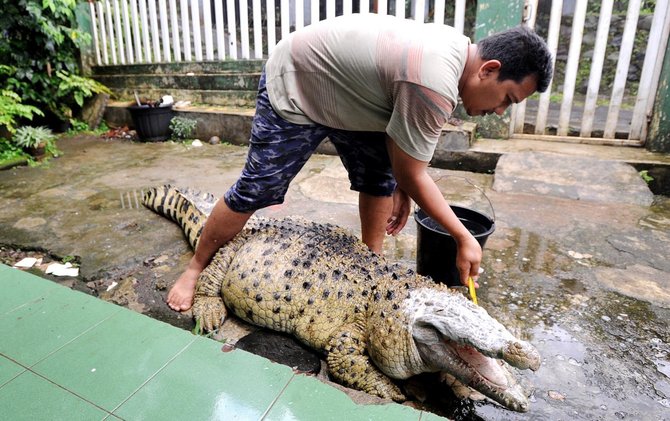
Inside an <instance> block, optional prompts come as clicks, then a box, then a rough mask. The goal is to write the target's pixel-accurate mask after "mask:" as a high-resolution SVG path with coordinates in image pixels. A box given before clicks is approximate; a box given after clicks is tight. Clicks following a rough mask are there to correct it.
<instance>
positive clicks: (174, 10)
mask: <svg viewBox="0 0 670 421" xmlns="http://www.w3.org/2000/svg"><path fill="white" fill-rule="evenodd" d="M614 1H615V0H589V1H587V0H526V3H527V13H526V15H525V19H524V21H525V23H526V24H527V25H530V26H531V27H534V26H535V24H536V16H537V13H535V11H536V10H537V8H538V2H539V3H542V2H544V3H550V5H551V12H550V17H549V19H547V21H548V27H546V28H539V27H536V28H535V29H536V30H537V31H538V33H544V34H546V40H547V44H548V45H549V47H550V49H551V50H552V52H553V53H554V56H555V55H556V51H557V46H558V45H559V39H560V37H561V33H560V31H561V20H562V19H564V14H565V13H564V8H565V6H566V5H567V6H569V7H573V8H574V10H573V13H572V30H571V33H570V35H569V38H568V39H569V52H568V54H567V59H565V63H564V64H565V72H564V73H563V80H554V81H553V82H552V85H551V86H550V87H549V89H547V91H546V92H545V93H543V94H542V95H540V96H539V99H538V100H536V101H534V102H533V107H532V109H528V108H527V102H526V101H524V102H523V103H521V104H518V105H516V106H514V107H513V109H512V119H511V124H510V133H512V134H513V136H515V137H527V136H530V137H532V138H534V139H538V138H540V139H545V138H547V139H556V138H557V137H560V138H562V139H564V140H570V141H575V142H588V143H606V144H621V145H641V144H642V143H643V142H644V138H645V136H646V130H647V126H648V119H649V117H650V114H651V111H652V106H653V101H654V95H655V92H656V89H657V86H658V80H659V78H660V72H661V66H662V63H663V57H664V52H665V48H666V44H667V41H668V36H669V30H670V6H669V3H670V0H656V1H655V7H654V14H653V21H652V23H651V28H650V30H649V36H648V39H645V40H642V41H640V40H637V42H638V43H639V42H646V53H645V55H644V65H643V69H642V72H641V76H640V80H639V87H638V89H637V92H636V93H634V94H635V95H636V96H635V99H634V109H633V110H632V112H631V111H630V110H629V109H630V108H633V107H632V106H631V105H630V104H628V103H626V104H624V103H623V99H624V92H625V89H626V83H627V76H628V69H629V66H630V64H631V52H632V50H633V43H634V41H635V40H636V30H637V24H638V18H639V14H640V13H639V12H640V7H641V4H642V3H643V1H644V0H629V3H628V10H627V11H626V12H625V13H626V14H625V19H626V21H625V27H624V29H623V35H622V36H621V37H622V38H621V39H622V41H621V47H620V50H619V51H618V59H617V61H616V63H617V64H616V67H617V68H616V75H615V78H614V81H613V83H612V88H611V91H610V92H602V89H601V88H600V85H601V83H600V82H601V76H602V74H603V65H604V58H605V53H606V46H607V44H608V40H611V37H612V34H611V30H610V29H611V28H610V21H611V18H612V13H613V3H614ZM594 3H595V4H600V8H599V20H598V26H597V33H596V35H595V37H596V41H595V45H594V47H593V51H592V54H591V56H590V57H586V56H585V55H584V54H583V51H582V39H583V35H584V21H585V16H586V11H587V4H594ZM652 3H654V2H652ZM89 4H90V13H91V22H92V32H93V34H92V35H93V40H94V51H95V60H96V63H97V64H98V65H101V66H106V65H118V64H121V65H123V64H137V63H169V62H182V61H186V62H188V61H215V60H237V59H263V58H266V57H267V56H268V55H269V54H270V53H272V50H273V47H274V46H275V45H276V43H277V42H278V41H279V40H280V39H281V38H283V37H285V36H286V35H288V34H289V33H290V32H291V31H294V30H297V29H300V28H301V27H303V26H306V25H309V24H310V23H311V22H316V21H319V20H321V19H326V18H330V17H334V16H336V15H340V14H350V13H353V12H359V13H379V14H393V15H396V16H399V17H403V18H412V19H416V20H421V21H425V22H438V23H446V24H449V25H452V26H454V27H456V28H457V29H458V30H460V31H461V32H464V26H465V25H466V22H465V15H466V0H97V1H94V0H89ZM562 36H563V37H565V36H566V35H562ZM564 41H565V39H564ZM580 53H581V59H580ZM585 59H586V60H590V61H591V64H590V73H589V79H588V88H587V90H586V94H585V95H582V97H579V98H576V95H575V94H576V86H575V82H576V80H577V72H578V68H579V66H580V60H581V61H583V60H585ZM555 79H556V78H555ZM552 96H553V101H552ZM557 97H558V98H560V99H558V100H557V99H556V98H557ZM559 103H560V106H559ZM575 103H580V106H579V107H575V105H574V104H575ZM602 104H607V106H606V107H607V110H606V112H605V111H604V110H603V108H604V106H603V105H602ZM622 107H623V108H625V114H626V116H625V117H622V116H621V110H622ZM596 111H599V113H598V115H596ZM579 112H581V113H582V114H581V116H578V113H579ZM603 114H606V118H605V117H603ZM571 118H572V122H571ZM549 120H552V121H549ZM575 120H576V121H577V122H575ZM529 125H530V127H532V131H533V134H530V135H529V134H524V131H525V132H526V133H527V132H528V129H527V127H528V126H529ZM577 125H578V126H579V127H578V128H576V126H577ZM594 125H598V126H599V127H598V129H597V130H594ZM622 126H623V127H624V129H623V130H624V132H625V133H627V139H621V138H620V137H621V133H620V132H621V127H622ZM575 131H578V133H575ZM549 135H551V136H549ZM594 137H597V139H595V140H594ZM617 137H619V138H617Z"/></svg>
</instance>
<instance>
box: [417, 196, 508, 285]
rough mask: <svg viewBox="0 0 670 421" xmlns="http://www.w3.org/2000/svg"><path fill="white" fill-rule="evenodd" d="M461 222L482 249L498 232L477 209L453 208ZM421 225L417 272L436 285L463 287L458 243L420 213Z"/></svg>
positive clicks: (418, 239) (419, 221)
mask: <svg viewBox="0 0 670 421" xmlns="http://www.w3.org/2000/svg"><path fill="white" fill-rule="evenodd" d="M451 209H452V210H453V211H454V213H455V214H456V216H457V217H458V219H460V220H461V222H462V223H463V225H465V228H467V229H468V231H470V233H471V234H472V235H473V236H474V237H475V239H476V240H477V242H478V243H479V245H480V246H482V249H483V248H484V244H486V240H487V239H488V238H489V235H491V234H492V233H493V231H495V229H496V226H495V222H494V221H493V219H491V218H489V217H488V216H486V215H484V214H483V213H480V212H477V211H476V210H473V209H468V208H462V207H460V206H451ZM414 220H415V221H416V223H417V228H418V230H417V246H416V271H417V273H418V274H419V275H424V276H430V277H431V278H433V280H434V281H435V282H440V283H444V284H447V285H448V286H460V285H462V284H461V281H460V275H459V273H458V269H457V268H456V241H455V240H454V238H453V237H452V236H451V235H450V234H449V233H448V232H447V230H445V229H444V228H442V226H441V225H440V224H438V223H437V222H435V221H434V220H433V219H432V218H431V217H429V216H428V215H427V214H426V213H425V212H424V211H423V210H421V209H418V208H417V209H416V211H415V212H414Z"/></svg>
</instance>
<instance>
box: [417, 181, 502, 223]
mask: <svg viewBox="0 0 670 421" xmlns="http://www.w3.org/2000/svg"><path fill="white" fill-rule="evenodd" d="M448 177H453V178H461V179H463V180H465V181H466V182H467V183H468V184H470V185H471V186H472V187H474V188H475V189H477V190H478V191H479V193H481V194H482V196H484V199H486V201H487V202H489V207H490V208H491V214H492V215H493V222H494V223H495V222H496V211H495V209H493V203H491V199H489V197H488V196H487V195H486V193H484V190H482V188H481V187H479V186H478V185H476V184H475V183H473V182H472V181H471V180H470V179H469V178H467V177H463V176H462V175H451V174H449V175H443V176H440V178H438V179H437V180H433V181H434V182H436V183H437V182H438V181H440V180H442V179H443V178H448ZM415 210H416V209H415Z"/></svg>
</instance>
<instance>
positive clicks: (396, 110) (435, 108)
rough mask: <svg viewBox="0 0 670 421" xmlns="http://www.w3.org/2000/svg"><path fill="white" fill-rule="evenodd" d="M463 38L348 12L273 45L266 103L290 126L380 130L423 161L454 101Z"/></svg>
mask: <svg viewBox="0 0 670 421" xmlns="http://www.w3.org/2000/svg"><path fill="white" fill-rule="evenodd" d="M469 44H470V40H469V39H468V38H467V37H465V36H464V35H462V34H460V33H459V32H458V31H456V30H455V29H454V28H451V27H449V26H445V25H439V24H424V23H418V22H416V21H413V20H408V19H399V18H396V17H394V16H381V15H376V14H364V15H359V14H354V15H347V16H340V17H337V18H334V19H329V20H326V21H322V22H319V23H316V24H314V25H310V26H308V27H306V28H303V29H301V30H300V31H297V32H293V33H291V34H290V35H289V36H288V37H286V38H284V39H283V40H282V41H281V42H279V44H277V46H276V48H275V50H274V51H273V52H272V54H271V56H270V58H269V59H268V61H267V63H266V67H265V71H266V75H267V88H268V94H269V97H270V102H271V104H272V107H273V108H274V109H275V111H276V112H277V114H279V115H280V116H281V117H282V118H284V119H286V120H288V121H290V122H292V123H296V124H313V123H318V124H322V125H324V126H328V127H332V128H336V129H342V130H351V131H377V132H386V133H387V134H388V135H389V136H390V137H391V138H393V139H394V141H395V142H396V143H397V144H398V146H399V147H400V148H401V149H402V150H403V151H404V152H406V153H407V154H409V155H410V156H412V157H413V158H415V159H418V160H420V161H430V159H431V158H432V155H433V152H434V151H435V146H436V144H437V140H438V138H439V135H440V133H441V130H442V127H443V126H444V124H445V123H446V121H447V119H448V118H449V115H450V114H451V112H452V110H453V109H454V108H455V107H456V104H457V101H458V82H459V79H460V77H461V75H462V73H463V69H464V67H465V63H466V60H467V52H468V46H469Z"/></svg>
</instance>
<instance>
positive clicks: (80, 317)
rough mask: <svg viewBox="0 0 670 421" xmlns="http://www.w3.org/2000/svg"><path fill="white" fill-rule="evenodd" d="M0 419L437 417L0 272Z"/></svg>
mask: <svg viewBox="0 0 670 421" xmlns="http://www.w3.org/2000/svg"><path fill="white" fill-rule="evenodd" d="M0 418H2V419H8V420H24V419H25V420H44V419H49V420H68V421H69V420H78V419H81V420H102V419H108V420H114V419H127V420H165V419H171V420H182V419H183V420H186V419H188V420H209V419H217V420H218V419H221V420H224V419H225V420H232V419H237V420H259V419H264V420H344V419H346V420H359V419H360V420H363V419H365V420H368V419H369V420H421V421H425V420H434V419H438V418H439V417H436V416H435V415H433V414H430V413H426V412H420V411H417V410H414V409H412V408H409V407H406V406H401V405H397V404H388V405H367V406H365V405H357V404H355V403H353V402H352V401H351V400H350V399H349V397H348V396H346V395H345V394H344V393H342V392H341V391H339V390H337V389H334V388H332V387H330V386H328V385H326V384H324V383H321V382H320V381H318V380H316V379H314V378H311V377H308V376H305V375H300V374H294V373H293V371H292V370H291V369H290V368H288V367H285V366H283V365H279V364H275V363H272V362H270V361H268V360H266V359H264V358H261V357H258V356H255V355H253V354H249V353H247V352H244V351H241V350H235V351H232V352H227V353H224V352H222V351H221V344H220V343H219V342H216V341H213V340H211V339H207V338H204V337H201V336H194V335H192V334H191V333H189V332H186V331H183V330H181V329H178V328H175V327H173V326H170V325H167V324H165V323H162V322H160V321H157V320H154V319H151V318H148V317H146V316H144V315H141V314H138V313H135V312H133V311H130V310H127V309H125V308H123V307H119V306H116V305H114V304H110V303H107V302H104V301H102V300H99V299H97V298H95V297H91V296H88V295H85V294H82V293H79V292H76V291H72V290H70V289H68V288H65V287H62V286H59V285H57V284H54V283H52V282H50V281H48V280H44V279H41V278H39V277H37V276H34V275H31V274H29V273H25V272H21V271H19V270H17V269H13V268H10V267H8V266H5V265H0Z"/></svg>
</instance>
